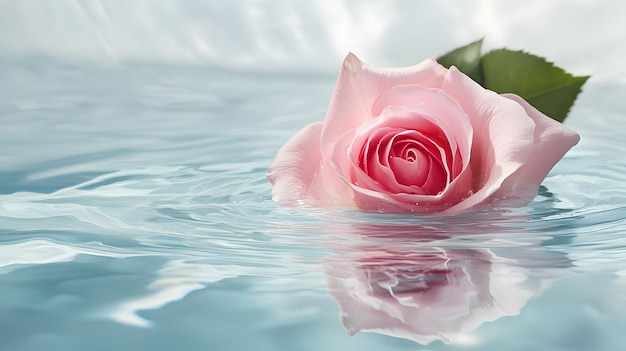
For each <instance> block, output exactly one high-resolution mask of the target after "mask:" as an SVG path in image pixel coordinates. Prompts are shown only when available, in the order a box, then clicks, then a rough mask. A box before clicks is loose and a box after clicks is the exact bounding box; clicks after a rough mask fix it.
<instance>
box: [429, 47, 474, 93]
mask: <svg viewBox="0 0 626 351" xmlns="http://www.w3.org/2000/svg"><path fill="white" fill-rule="evenodd" d="M482 44H483V40H482V39H480V40H477V41H475V42H473V43H470V44H468V45H465V46H462V47H460V48H458V49H454V50H452V51H450V52H448V53H447V54H445V55H443V56H440V57H439V58H438V59H437V62H439V63H440V64H442V65H443V66H444V67H446V68H450V66H456V68H458V69H459V71H461V72H463V73H465V74H466V75H468V76H469V77H470V78H472V79H473V80H474V81H476V82H478V83H479V84H480V85H483V71H482V65H481V55H480V49H481V47H482Z"/></svg>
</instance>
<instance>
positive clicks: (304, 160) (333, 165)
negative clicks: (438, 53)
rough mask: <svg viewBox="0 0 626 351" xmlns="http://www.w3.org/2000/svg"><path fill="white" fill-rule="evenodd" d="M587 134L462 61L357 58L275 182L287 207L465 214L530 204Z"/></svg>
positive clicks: (296, 141) (280, 159) (282, 157)
mask: <svg viewBox="0 0 626 351" xmlns="http://www.w3.org/2000/svg"><path fill="white" fill-rule="evenodd" d="M578 140H579V136H578V134H576V133H575V132H573V131H571V130H570V129H568V128H567V127H565V126H564V125H562V124H561V123H559V122H556V121H554V120H552V119H550V118H548V117H547V116H545V115H544V114H542V113H541V112H539V111H538V110H536V109H535V108H534V107H532V106H531V105H529V104H528V103H527V102H526V101H524V100H523V99H522V98H520V97H518V96H516V95H512V94H503V95H498V94H496V93H494V92H493V91H490V90H486V89H484V88H483V87H481V86H480V85H479V84H477V83H476V82H474V81H473V80H471V79H470V78H469V77H467V76H466V75H464V74H463V73H461V72H460V71H459V70H457V69H456V68H455V67H452V68H450V69H449V70H448V69H446V68H444V67H443V66H441V65H439V64H438V63H437V62H436V61H434V60H432V59H428V60H425V61H423V62H422V63H420V64H418V65H415V66H412V67H406V68H376V67H371V66H369V65H367V64H366V63H363V62H361V61H360V60H359V59H358V58H357V57H356V56H354V55H353V54H349V55H348V56H347V57H346V59H345V61H344V63H343V68H342V70H341V73H340V75H339V79H338V81H337V85H336V87H335V91H334V94H333V97H332V99H331V103H330V107H329V109H328V112H327V114H326V118H325V120H324V121H323V122H318V123H313V124H311V125H308V126H307V127H305V128H304V129H302V130H301V131H300V132H298V133H297V134H296V135H295V136H294V137H293V138H292V139H291V140H290V141H289V142H287V144H285V145H284V146H283V147H282V148H281V149H280V151H279V152H278V154H277V155H276V158H275V160H274V161H273V162H272V164H271V166H270V168H269V171H268V178H269V180H270V182H271V183H272V184H273V191H272V196H273V198H274V199H275V200H276V201H277V202H278V203H279V204H283V205H299V204H304V205H310V206H316V207H329V206H349V207H353V206H357V207H359V208H361V209H364V210H373V211H390V212H416V213H425V212H431V213H432V212H438V213H441V214H455V213H459V212H463V211H467V210H469V209H478V208H481V207H483V206H485V205H487V204H495V203H497V204H498V205H507V206H508V205H515V206H520V205H524V204H527V203H528V202H530V201H531V200H532V199H533V198H534V197H535V195H536V194H537V189H538V187H539V184H540V183H541V181H542V180H543V179H544V178H545V176H546V175H547V174H548V172H549V171H550V169H551V168H552V167H553V166H554V164H555V163H556V162H558V160H559V159H561V157H563V155H564V154H565V153H566V152H567V151H568V150H569V149H570V148H571V147H572V146H574V145H576V143H577V142H578Z"/></svg>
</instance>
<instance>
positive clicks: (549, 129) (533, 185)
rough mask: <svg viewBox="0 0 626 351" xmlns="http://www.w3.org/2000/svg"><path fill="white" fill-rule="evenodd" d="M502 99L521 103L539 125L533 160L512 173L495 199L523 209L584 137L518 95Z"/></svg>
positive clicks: (532, 151)
mask: <svg viewBox="0 0 626 351" xmlns="http://www.w3.org/2000/svg"><path fill="white" fill-rule="evenodd" d="M502 96H504V97H506V98H507V99H511V100H513V101H515V102H517V103H518V104H520V105H521V106H522V107H523V108H524V110H525V111H526V113H528V115H529V116H530V117H531V118H532V119H533V121H534V122H535V125H536V127H535V134H534V144H533V147H532V149H531V153H530V155H529V157H528V160H529V161H528V162H526V163H524V164H523V165H522V166H521V167H520V168H519V169H518V170H517V171H516V172H514V173H513V174H511V175H510V176H509V177H508V178H507V179H506V180H505V181H504V183H503V184H502V186H501V187H500V189H498V191H497V192H496V193H495V194H494V196H493V197H494V199H499V200H506V203H507V205H513V206H519V205H520V204H521V205H523V204H526V203H528V202H530V201H532V199H533V198H534V197H535V196H536V195H537V190H538V189H539V185H540V184H541V182H542V181H543V179H544V178H545V177H546V175H548V172H550V170H551V169H552V167H554V165H555V164H556V163H557V162H558V161H559V160H560V159H561V158H562V157H563V156H564V155H565V153H566V152H567V151H568V150H569V149H571V148H572V147H573V146H574V145H576V144H577V143H578V141H579V140H580V136H579V135H578V134H577V133H576V132H574V131H572V130H571V129H569V128H567V127H566V126H565V125H564V124H562V123H559V122H557V121H555V120H553V119H552V118H549V117H547V116H546V115H544V114H543V113H541V112H540V111H538V110H537V109H536V108H534V107H533V106H531V105H530V104H529V103H528V102H526V100H524V99H522V98H521V97H519V96H517V95H514V94H503V95H502Z"/></svg>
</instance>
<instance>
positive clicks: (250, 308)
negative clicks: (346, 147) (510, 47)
mask: <svg viewBox="0 0 626 351" xmlns="http://www.w3.org/2000/svg"><path fill="white" fill-rule="evenodd" d="M0 75H1V76H2V77H3V81H4V84H1V85H0V118H2V121H3V125H2V127H1V129H0V131H1V132H2V138H1V139H0V147H2V150H3V152H2V153H1V154H0V162H1V164H2V167H1V168H0V232H1V233H2V235H1V236H0V286H2V292H1V294H2V299H0V340H2V341H1V342H0V349H7V350H39V349H64V350H73V349H75V350H82V349H96V350H98V349H102V350H110V349H129V348H133V345H141V347H142V348H151V349H153V350H168V349H174V348H176V349H185V350H206V349H210V350H213V349H215V350H218V349H220V350H222V349H228V350H244V349H257V350H326V349H341V350H357V349H358V350H378V349H381V348H383V349H388V348H389V349H399V350H400V349H406V350H409V349H410V350H415V349H420V348H421V346H420V345H419V344H416V343H414V342H412V341H407V340H404V339H399V338H398V339H397V338H391V337H387V336H383V335H380V334H373V333H361V334H358V335H357V336H355V337H353V338H349V337H348V333H347V332H346V331H345V330H344V329H343V328H342V326H341V323H343V324H344V325H345V326H346V328H347V329H348V330H351V331H352V332H354V331H356V329H372V330H377V331H380V332H382V333H385V334H391V335H395V336H400V337H404V338H409V339H417V340H421V341H429V340H431V339H433V338H432V337H431V336H432V335H435V334H445V335H439V336H438V337H437V338H443V339H446V340H448V339H452V340H455V343H453V344H452V345H449V346H447V345H445V344H443V343H441V342H438V341H437V342H434V343H432V344H430V345H429V346H427V347H423V348H421V349H429V350H434V349H446V350H456V349H458V350H490V349H492V350H502V349H512V348H511V345H516V347H517V349H519V350H524V349H536V350H539V349H545V350H549V349H550V350H551V349H555V350H561V349H564V350H565V349H567V350H573V349H580V350H586V349H595V350H615V349H619V348H620V345H621V347H623V346H624V345H626V340H625V339H624V336H623V333H622V332H621V331H622V330H624V329H625V328H626V324H625V323H626V310H625V308H624V307H623V306H626V293H625V292H626V270H625V269H624V267H626V236H624V234H623V233H624V231H625V230H626V205H624V204H625V203H626V185H625V184H626V175H625V174H626V172H625V171H626V160H625V159H624V156H623V150H624V147H625V145H624V140H626V133H625V132H624V130H623V129H620V128H615V126H618V125H621V124H622V122H621V121H622V119H623V118H624V115H623V111H626V106H624V102H623V100H622V99H618V97H619V96H622V95H623V94H624V92H625V91H626V88H625V87H623V86H609V85H602V84H596V85H593V82H592V84H590V86H589V88H588V91H586V92H585V93H584V94H583V95H582V96H581V99H580V100H579V103H578V105H577V106H576V107H575V109H574V111H573V114H572V117H571V118H570V120H569V121H568V124H569V125H570V127H572V128H573V129H575V130H577V131H579V132H580V134H581V136H582V140H581V143H580V144H579V145H578V146H577V147H576V148H574V149H573V150H572V151H571V152H570V153H569V154H568V155H567V156H566V158H564V159H563V160H562V161H561V162H560V163H559V164H558V165H557V167H556V168H555V169H554V170H553V172H552V173H551V175H550V176H549V177H548V178H547V179H546V181H545V182H544V184H543V185H544V187H542V189H541V191H540V195H539V196H538V197H537V198H536V200H535V201H534V202H533V203H532V204H531V205H529V206H528V207H525V208H521V209H499V210H497V211H487V212H483V213H479V214H473V215H469V216H459V217H442V218H439V217H410V216H409V217H407V216H398V215H386V214H366V213H360V212H358V211H351V210H346V211H339V212H329V211H326V210H319V209H292V208H282V207H278V206H277V205H275V204H274V203H273V202H272V201H271V199H270V185H269V183H268V182H267V180H266V179H265V171H266V167H267V165H268V164H269V162H270V161H271V159H272V158H273V156H274V155H275V153H276V151H277V149H278V148H279V147H280V146H281V145H282V143H284V142H285V141H286V140H287V139H288V138H289V137H290V136H291V135H292V134H293V133H294V132H295V131H296V130H298V129H299V128H301V127H302V126H303V125H305V124H307V123H309V122H312V121H316V120H318V119H320V118H321V116H323V114H324V111H325V108H326V104H327V102H328V99H329V95H330V92H331V91H332V87H333V84H334V77H331V76H329V77H313V76H289V75H283V76H270V75H260V74H259V75H252V74H248V75H239V74H235V73H229V72H224V71H215V70H208V69H201V68H183V67H161V66H151V67H109V68H97V67H87V66H85V67H81V66H70V65H66V64H58V63H54V62H48V61H35V60H32V61H24V62H19V63H18V62H13V61H5V62H3V63H2V64H1V65H0ZM589 116H593V117H592V118H590V117H589ZM407 306H408V307H407ZM340 311H341V316H342V317H341V321H340V320H339V318H338V315H339V314H340ZM371 317H376V318H371ZM426 319H427V320H428V322H427V323H426V322H425V320H426ZM398 321H402V323H400V324H398V323H399V322H398ZM394 323H396V324H394ZM390 326H393V327H394V328H390ZM476 328H477V329H476ZM473 329H475V330H474V331H472V330H473ZM429 335H430V336H429ZM420 338H421V339H420ZM435 339H436V338H435Z"/></svg>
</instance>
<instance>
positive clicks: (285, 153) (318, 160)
mask: <svg viewBox="0 0 626 351" xmlns="http://www.w3.org/2000/svg"><path fill="white" fill-rule="evenodd" d="M321 132H322V123H321V122H318V123H313V124H309V125H308V126H306V127H304V128H303V129H302V130H300V131H299V132H298V133H297V134H296V135H294V136H293V137H292V138H291V139H290V140H289V141H288V142H287V143H286V144H285V145H283V147H282V148H281V149H280V150H279V151H278V154H277V155H276V158H275V159H274V161H273V162H272V164H271V165H270V167H269V170H268V172H267V178H268V179H269V181H270V182H271V183H272V185H273V187H272V198H273V199H274V200H275V201H276V202H278V203H279V204H281V205H297V204H301V203H308V204H316V203H317V204H322V205H323V203H321V202H322V201H320V200H323V199H328V201H325V202H332V201H333V200H331V199H334V200H336V201H338V200H337V199H342V198H343V199H346V198H347V199H351V197H352V196H351V195H349V194H348V195H344V196H341V194H342V193H345V191H346V190H347V187H346V185H345V184H343V182H342V181H341V179H340V178H339V177H338V176H337V175H336V174H334V171H330V172H332V173H329V171H328V169H327V168H326V167H325V166H324V163H323V160H322V155H321V151H322V149H321V146H320V135H321ZM338 195H339V196H338ZM336 201H335V202H336ZM344 203H345V200H344ZM346 205H348V206H350V205H352V204H346Z"/></svg>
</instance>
